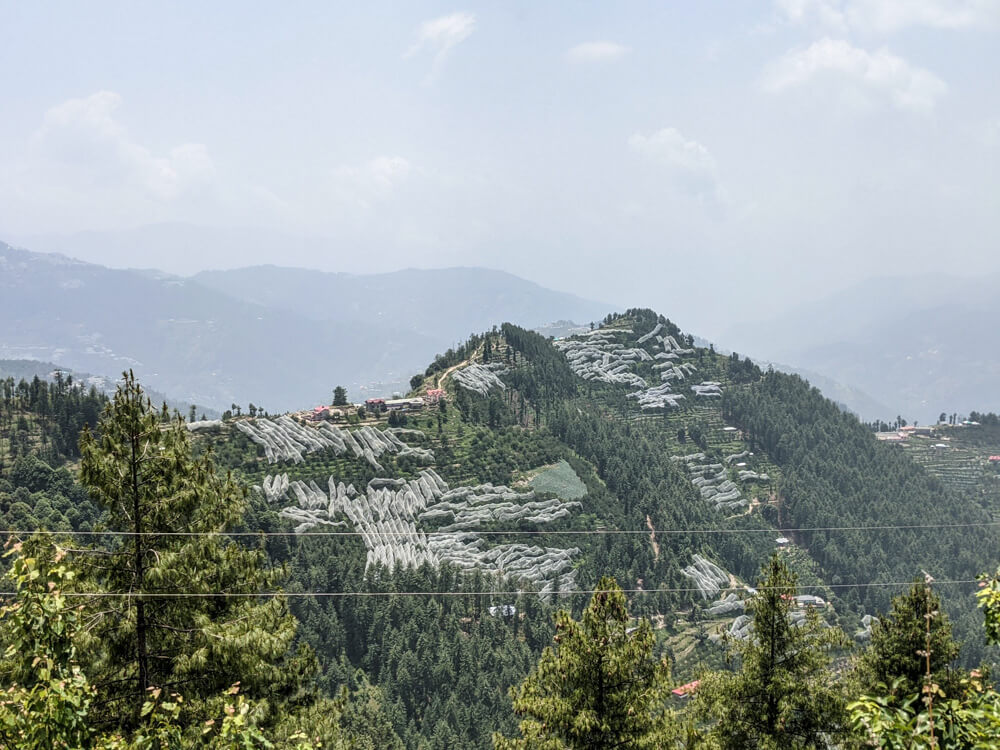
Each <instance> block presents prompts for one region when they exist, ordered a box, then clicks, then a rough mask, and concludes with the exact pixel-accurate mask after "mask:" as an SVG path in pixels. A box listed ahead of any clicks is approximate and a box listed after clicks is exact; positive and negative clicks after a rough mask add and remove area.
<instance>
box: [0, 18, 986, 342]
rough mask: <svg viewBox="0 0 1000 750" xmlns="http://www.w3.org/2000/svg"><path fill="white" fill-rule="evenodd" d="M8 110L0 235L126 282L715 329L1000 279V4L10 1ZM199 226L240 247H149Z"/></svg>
mask: <svg viewBox="0 0 1000 750" xmlns="http://www.w3.org/2000/svg"><path fill="white" fill-rule="evenodd" d="M0 101H2V102H3V105H2V107H0V239H8V238H9V239H11V240H14V241H20V242H21V243H22V244H25V245H26V246H28V247H29V248H30V247H31V242H32V239H33V238H37V241H38V243H39V245H51V243H52V238H53V237H56V238H60V239H59V243H61V244H60V245H59V247H60V249H62V250H64V251H65V252H67V253H68V254H70V255H76V256H77V257H81V258H82V259H85V260H90V261H94V262H101V263H106V264H109V265H131V266H138V267H157V268H162V269H164V270H167V271H170V272H173V273H182V274H187V273H193V272H196V271H198V270H202V269H204V268H226V267H237V266H243V265H251V264H257V263H277V264H282V265H298V266H305V267H312V268H319V269H323V270H331V271H350V272H370V271H380V270H393V269H397V268H403V267H422V268H433V267H443V266H454V265H468V266H486V267H491V268H500V269H503V270H507V271H511V272H513V273H516V274H518V275H520V276H523V277H526V278H529V279H531V280H533V281H537V282H539V283H542V284H545V285H547V286H551V287H553V288H557V289H560V290H565V291H572V292H575V293H577V294H580V295H582V296H586V297H591V298H594V299H598V300H602V301H607V302H612V303H615V304H619V305H622V306H639V305H643V306H652V307H654V308H656V309H657V310H660V311H661V312H664V313H665V314H667V315H669V316H671V317H673V318H674V319H675V320H677V321H678V322H679V323H681V325H682V326H684V327H685V328H686V329H689V330H695V331H697V332H698V333H700V334H702V335H707V336H712V335H715V334H717V333H719V332H720V331H722V330H724V329H726V328H727V327H728V326H729V325H730V324H731V323H732V322H733V320H734V319H736V318H741V319H746V318H749V319H754V318H763V317H766V316H768V315H770V314H772V313H775V312H778V311H780V310H782V309H785V308H787V307H789V306H791V305H793V304H796V303H798V302H801V301H802V300H806V299H810V298H815V297H817V296H821V295H823V294H825V293H827V292H830V291H832V290H834V289H837V288H841V287H846V286H848V285H850V284H853V283H856V282H859V281H862V280H864V279H868V278H871V277H875V276H882V275H897V274H918V273H956V274H965V275H973V274H980V273H987V272H996V271H1000V257H998V253H997V252H996V250H997V237H998V234H1000V233H998V229H1000V0H905V1H904V0H899V1H896V0H777V1H776V2H756V3H754V2H730V3H726V2H719V3H693V2H692V3H664V2H638V1H637V2H630V3H593V2H583V1H574V2H552V3H534V2H511V1H505V2H496V3H482V4H451V3H437V2H407V3H392V4H390V3H379V2H366V3H329V2H316V3H308V2H289V3H280V4H279V3H256V2H213V3H180V2H179V3H169V4H167V3H142V4H139V3H131V2H121V3H108V2H97V1H96V0H95V1H93V2H88V3H58V4H57V3H49V2H36V3H17V2H10V1H6V0H4V1H0ZM148 225H155V226H153V227H152V228H146V229H143V230H142V231H140V232H139V233H138V234H136V233H135V232H136V231H137V228H143V227H148ZM177 225H189V226H194V227H198V228H202V229H203V230H204V232H205V233H206V234H205V236H207V237H220V236H228V237H229V238H230V241H222V240H220V241H218V242H210V243H208V245H207V246H206V245H204V244H198V243H196V242H195V243H189V242H186V241H174V240H170V241H167V242H159V243H157V242H153V241H148V242H147V241H146V240H140V239H136V238H146V239H148V238H149V237H152V236H154V235H156V233H157V232H161V233H165V236H167V237H176V236H177V235H176V233H175V234H173V235H171V234H170V231H171V227H174V229H175V230H176V226H177ZM129 232H132V233H133V234H129ZM81 233H89V234H86V235H85V234H81ZM123 233H124V234H123ZM227 233H228V234H227ZM116 235H117V236H119V237H121V236H125V237H131V238H132V240H131V241H132V242H133V245H132V246H130V247H129V253H128V255H127V257H123V256H122V254H121V252H120V249H119V251H117V252H113V251H112V250H111V249H110V246H111V244H113V243H110V241H109V242H108V243H105V242H104V241H103V240H102V238H110V237H114V236H116ZM185 236H186V235H185ZM248 237H254V238H256V239H255V240H248V239H247V238H248ZM43 238H47V240H44V241H43ZM95 238H96V239H95ZM171 243H172V244H171ZM887 291H888V290H887Z"/></svg>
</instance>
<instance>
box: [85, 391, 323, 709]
mask: <svg viewBox="0 0 1000 750" xmlns="http://www.w3.org/2000/svg"><path fill="white" fill-rule="evenodd" d="M165 413H166V407H164V409H163V412H162V413H160V414H158V413H157V412H156V411H155V410H154V409H153V408H152V406H151V404H150V403H149V401H148V399H147V398H146V397H145V395H144V393H143V391H142V388H141V387H140V386H139V384H138V383H137V382H136V380H135V378H134V376H133V375H132V373H131V372H129V373H126V374H125V378H124V382H123V383H122V384H121V385H120V386H119V388H118V391H117V393H116V394H115V397H114V400H113V402H112V403H111V404H110V405H109V406H108V408H107V409H106V411H105V412H104V414H103V415H102V417H101V419H100V422H99V424H98V428H97V430H96V435H95V433H91V432H90V431H87V430H85V431H84V433H83V435H82V436H81V440H80V446H81V453H82V457H83V458H82V463H81V468H80V479H81V482H82V483H83V485H84V486H86V487H87V488H88V489H89V491H90V493H91V495H92V496H93V497H94V498H95V499H96V500H98V501H99V502H100V503H101V504H102V505H103V507H104V509H105V511H106V519H107V523H108V528H109V530H110V531H113V532H116V533H118V534H119V535H120V536H119V537H118V538H117V543H112V544H111V545H110V549H105V550H103V551H102V550H96V549H95V550H92V551H90V552H87V551H80V554H81V556H84V557H87V558H90V559H89V561H87V562H86V563H83V564H82V565H83V567H84V572H85V574H86V583H87V585H89V586H90V587H91V588H92V589H95V590H99V591H102V592H104V593H105V594H108V596H103V597H100V598H95V599H93V600H92V603H91V604H90V606H89V607H88V611H87V612H86V613H85V615H84V616H85V618H86V621H87V623H88V627H87V629H86V633H87V634H89V647H88V648H86V649H85V652H86V653H88V654H89V655H90V657H91V659H92V663H91V664H89V665H87V671H88V673H89V674H90V675H91V678H92V680H93V682H94V684H95V686H96V687H97V690H98V693H99V696H100V699H99V701H100V705H101V707H103V709H104V711H106V713H107V718H108V720H109V721H112V722H121V723H122V724H124V725H126V726H128V725H130V724H133V723H134V722H136V721H137V720H138V717H139V712H140V709H141V707H142V705H143V703H144V701H145V700H146V698H147V688H149V687H151V686H156V687H158V688H161V689H165V690H167V691H176V692H182V693H183V694H184V695H185V698H186V703H185V705H186V706H187V710H188V711H197V709H198V706H199V700H200V699H203V698H206V697H208V696H213V695H217V694H219V693H220V692H221V691H223V690H224V689H226V688H227V687H228V686H229V685H232V684H233V683H235V682H240V683H241V684H242V686H243V691H244V693H246V694H248V695H249V697H251V698H262V697H266V698H268V699H269V700H270V702H271V704H273V703H275V702H276V701H280V700H281V699H282V698H283V697H284V696H287V695H289V694H291V693H293V692H295V691H296V690H298V689H299V684H300V681H302V680H303V677H304V676H305V677H306V681H308V678H309V675H308V672H309V671H310V670H311V669H313V668H314V660H311V658H310V655H309V654H305V653H300V654H294V655H293V654H292V653H291V652H290V648H291V645H292V642H293V640H294V637H295V620H294V618H293V616H292V615H291V614H290V613H289V611H288V608H287V604H286V602H285V600H284V599H283V598H281V597H269V598H266V599H263V600H262V599H259V598H257V597H256V596H255V595H256V594H259V593H261V592H263V591H266V590H268V589H271V588H272V587H273V586H274V585H275V584H276V582H277V581H276V577H277V572H278V571H271V570H267V569H265V568H264V566H263V560H264V558H263V553H262V552H261V551H260V550H259V549H253V548H248V547H244V546H242V545H240V544H237V543H235V542H233V541H231V540H229V539H227V538H226V537H225V536H224V535H222V532H225V531H226V530H228V529H231V528H232V527H233V525H234V524H236V523H237V522H238V521H239V520H240V519H241V517H242V516H243V512H244V508H245V505H246V498H245V492H244V490H243V489H242V488H241V487H240V486H239V485H238V484H237V483H236V482H235V481H234V480H233V478H232V477H231V476H229V475H227V476H221V475H220V474H219V473H218V472H217V471H216V469H215V466H214V465H213V463H212V457H211V454H210V453H206V454H204V455H202V456H201V457H199V458H194V457H192V453H191V446H190V444H189V440H188V433H187V431H186V429H185V428H184V425H183V423H182V422H181V420H179V419H176V420H174V421H173V422H170V423H168V424H162V423H161V419H162V416H163V414H165ZM220 594H221V595H226V596H224V597H223V596H219V595H220Z"/></svg>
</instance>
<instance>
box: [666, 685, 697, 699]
mask: <svg viewBox="0 0 1000 750" xmlns="http://www.w3.org/2000/svg"><path fill="white" fill-rule="evenodd" d="M699 685H701V680H695V681H694V682H689V683H687V684H686V685H681V686H680V687H676V688H674V689H673V690H671V691H670V693H671V694H672V695H673V696H674V698H676V699H677V700H681V701H686V700H688V699H689V698H690V697H691V696H692V695H694V694H695V693H696V692H697V691H698V686H699Z"/></svg>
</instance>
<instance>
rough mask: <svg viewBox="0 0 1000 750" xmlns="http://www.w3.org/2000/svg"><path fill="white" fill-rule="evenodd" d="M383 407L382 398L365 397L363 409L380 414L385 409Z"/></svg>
mask: <svg viewBox="0 0 1000 750" xmlns="http://www.w3.org/2000/svg"><path fill="white" fill-rule="evenodd" d="M385 408H386V407H385V399H384V398H369V399H365V409H367V410H368V411H370V412H371V413H372V414H381V413H382V412H384V411H385Z"/></svg>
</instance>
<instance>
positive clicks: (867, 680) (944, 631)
mask: <svg viewBox="0 0 1000 750" xmlns="http://www.w3.org/2000/svg"><path fill="white" fill-rule="evenodd" d="M929 614H930V615H932V616H931V617H930V619H928V615H929ZM871 632H872V637H871V643H870V644H869V646H868V648H867V649H865V651H864V653H863V654H862V655H861V657H860V658H859V659H858V662H857V665H856V667H855V672H854V675H853V677H854V679H853V680H852V682H854V683H855V684H856V689H857V691H858V692H859V693H872V692H874V691H876V690H877V689H879V688H880V687H883V688H884V686H886V685H892V686H893V689H892V691H891V692H890V696H892V695H898V696H909V695H913V694H915V693H917V692H919V691H920V688H921V686H922V685H923V684H924V681H925V675H926V671H927V658H926V653H927V652H928V651H929V652H930V671H931V676H932V679H933V681H934V682H935V683H936V684H937V685H939V686H940V688H941V690H942V691H943V692H944V694H945V695H946V696H948V697H949V698H957V697H959V696H960V694H961V687H962V685H961V677H962V676H961V674H960V673H959V672H958V671H957V670H955V669H953V668H952V667H951V664H952V662H954V660H955V658H956V657H957V656H958V652H959V645H958V643H956V642H955V640H954V639H953V638H952V635H951V623H950V622H949V620H948V615H947V614H946V613H945V612H943V611H942V610H941V599H940V598H939V597H938V596H937V594H935V593H934V592H933V591H932V590H931V589H930V587H929V586H927V585H926V584H924V583H923V582H915V583H914V584H913V586H912V587H911V588H910V590H909V591H908V592H906V593H905V594H900V595H899V596H896V597H893V600H892V606H891V608H890V610H889V612H888V613H887V614H886V615H884V616H882V617H880V618H879V619H878V621H877V622H875V623H873V625H872V630H871Z"/></svg>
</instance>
